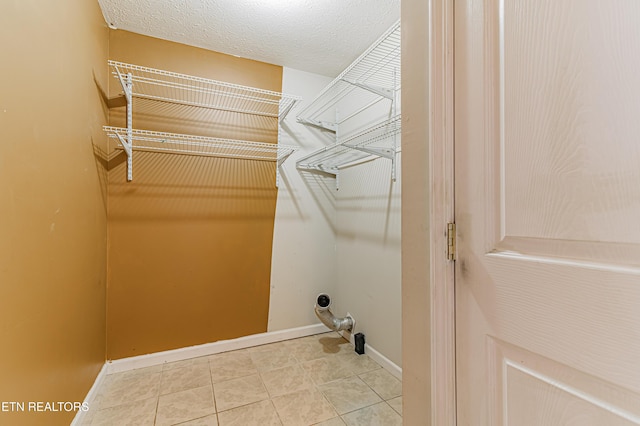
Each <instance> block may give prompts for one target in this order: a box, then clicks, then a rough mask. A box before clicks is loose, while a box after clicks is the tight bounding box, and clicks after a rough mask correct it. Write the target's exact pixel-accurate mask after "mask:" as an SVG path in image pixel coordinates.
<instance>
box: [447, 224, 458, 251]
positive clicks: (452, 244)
mask: <svg viewBox="0 0 640 426" xmlns="http://www.w3.org/2000/svg"><path fill="white" fill-rule="evenodd" d="M447 259H448V260H456V224H455V223H447Z"/></svg>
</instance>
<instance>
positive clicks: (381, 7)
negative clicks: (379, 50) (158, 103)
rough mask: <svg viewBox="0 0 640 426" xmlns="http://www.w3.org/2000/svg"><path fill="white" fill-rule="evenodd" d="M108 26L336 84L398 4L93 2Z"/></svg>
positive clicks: (374, 0) (378, 0)
mask: <svg viewBox="0 0 640 426" xmlns="http://www.w3.org/2000/svg"><path fill="white" fill-rule="evenodd" d="M99 3H100V6H101V8H102V12H103V14H104V17H105V19H106V21H107V23H109V24H110V25H111V26H113V27H116V28H119V29H123V30H127V31H131V32H135V33H139V34H144V35H148V36H152V37H156V38H161V39H165V40H170V41H175V42H179V43H184V44H189V45H192V46H197V47H202V48H205V49H210V50H214V51H217V52H222V53H228V54H231V55H237V56H241V57H243V58H249V59H254V60H258V61H263V62H268V63H272V64H276V65H282V66H287V67H290V68H295V69H298V70H303V71H309V72H314V73H317V74H322V75H326V76H330V77H333V76H336V75H337V74H339V73H340V71H342V70H343V69H344V68H345V67H346V66H348V65H349V64H350V63H351V62H352V61H353V60H354V59H355V58H356V57H357V56H358V55H359V54H360V53H362V52H363V51H364V50H365V49H366V48H367V47H368V46H369V45H370V44H371V43H372V42H373V41H375V40H376V39H377V38H378V37H379V36H380V35H381V34H382V33H384V32H385V31H386V30H387V29H388V28H389V27H390V26H391V25H392V24H393V23H394V22H395V21H397V20H398V19H399V16H400V0H99Z"/></svg>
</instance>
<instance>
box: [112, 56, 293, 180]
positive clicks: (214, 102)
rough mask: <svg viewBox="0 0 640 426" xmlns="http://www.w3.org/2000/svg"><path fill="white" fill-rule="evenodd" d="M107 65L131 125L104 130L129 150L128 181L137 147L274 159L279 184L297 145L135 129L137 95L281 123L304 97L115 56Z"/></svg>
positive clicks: (172, 152)
mask: <svg viewBox="0 0 640 426" xmlns="http://www.w3.org/2000/svg"><path fill="white" fill-rule="evenodd" d="M109 66H110V67H111V71H112V74H113V76H114V77H115V78H117V79H118V80H119V82H120V84H121V85H122V89H123V92H124V96H125V98H126V101H127V117H126V126H127V127H126V128H118V127H111V126H105V127H104V130H105V132H106V133H107V134H108V136H109V137H111V138H113V139H116V140H117V141H118V143H119V144H118V146H117V148H119V149H123V150H124V151H125V152H126V154H127V180H129V181H131V180H133V173H132V169H133V151H153V152H160V153H169V154H186V155H202V156H215V157H226V158H236V159H246V160H261V161H275V162H276V163H277V167H276V186H277V185H278V182H279V170H278V169H279V166H280V165H281V164H282V162H284V160H286V159H287V158H288V157H289V155H291V153H293V152H294V151H295V150H296V149H297V147H294V146H287V145H282V144H271V143H264V142H255V141H242V140H231V139H221V138H215V137H207V136H196V135H185V134H177V133H166V132H155V131H150V130H139V129H134V128H133V111H132V110H133V108H132V107H133V98H141V99H147V100H151V101H157V102H167V103H171V104H177V105H184V106H188V107H198V108H206V109H213V110H220V111H227V112H233V113H239V114H249V115H254V116H264V117H273V118H277V119H278V120H279V122H281V121H282V120H283V119H284V118H285V117H286V116H287V114H288V113H289V112H290V111H291V109H292V108H293V107H294V105H295V104H296V103H297V102H299V101H300V100H301V98H300V97H297V96H292V95H287V94H283V93H280V92H274V91H270V90H264V89H258V88H253V87H248V86H241V85H238V84H233V83H227V82H222V81H217V80H211V79H206V78H202V77H196V76H191V75H186V74H180V73H175V72H171V71H165V70H159V69H155V68H148V67H143V66H139V65H133V64H127V63H123V62H117V61H111V60H110V61H109Z"/></svg>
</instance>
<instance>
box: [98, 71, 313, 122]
mask: <svg viewBox="0 0 640 426" xmlns="http://www.w3.org/2000/svg"><path fill="white" fill-rule="evenodd" d="M109 66H110V67H111V70H112V74H113V76H114V77H115V78H118V79H120V80H121V81H122V80H123V79H125V78H126V77H127V76H130V82H131V83H132V95H133V96H134V97H137V98H143V99H150V100H156V101H163V102H170V103H174V104H181V105H187V106H195V107H201V108H209V109H216V110H222V111H230V112H237V113H244V114H251V115H260V116H265V117H278V118H279V119H280V120H283V119H284V118H285V117H286V116H287V114H288V113H289V111H291V109H292V108H293V106H294V105H295V104H296V103H297V102H298V101H300V100H301V98H300V97H298V96H293V95H287V94H284V93H280V92H274V91H270V90H264V89H257V88H254V87H248V86H241V85H239V84H233V83H227V82H223V81H217V80H211V79H207V78H202V77H195V76H191V75H186V74H180V73H176V72H171V71H165V70H159V69H155V68H148V67H143V66H139V65H133V64H127V63H123V62H117V61H111V60H110V61H109Z"/></svg>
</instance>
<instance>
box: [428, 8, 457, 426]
mask: <svg viewBox="0 0 640 426" xmlns="http://www.w3.org/2000/svg"><path fill="white" fill-rule="evenodd" d="M430 27H431V31H430V33H431V34H430V55H429V56H430V62H431V70H430V76H431V78H430V80H431V90H430V93H429V108H430V111H431V116H432V120H433V122H432V125H431V126H430V130H431V131H430V135H429V138H428V140H429V145H430V152H431V155H430V158H429V161H430V163H431V164H430V170H431V182H432V187H431V190H430V191H429V197H430V205H431V226H430V232H431V236H430V241H431V244H432V245H433V247H432V249H431V254H432V261H433V262H432V264H431V265H432V270H431V273H432V276H431V280H430V283H431V312H432V323H431V360H432V363H431V364H432V370H431V371H432V373H431V374H432V375H431V389H432V393H431V400H432V411H433V415H432V425H450V426H455V425H456V423H457V422H456V372H455V370H456V346H455V336H456V333H455V331H456V330H455V261H452V260H449V259H448V256H447V255H448V253H447V247H448V241H447V225H448V223H455V201H454V200H455V199H454V190H455V186H454V164H455V163H454V50H453V49H454V0H432V1H431V17H430ZM454 256H455V249H454Z"/></svg>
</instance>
